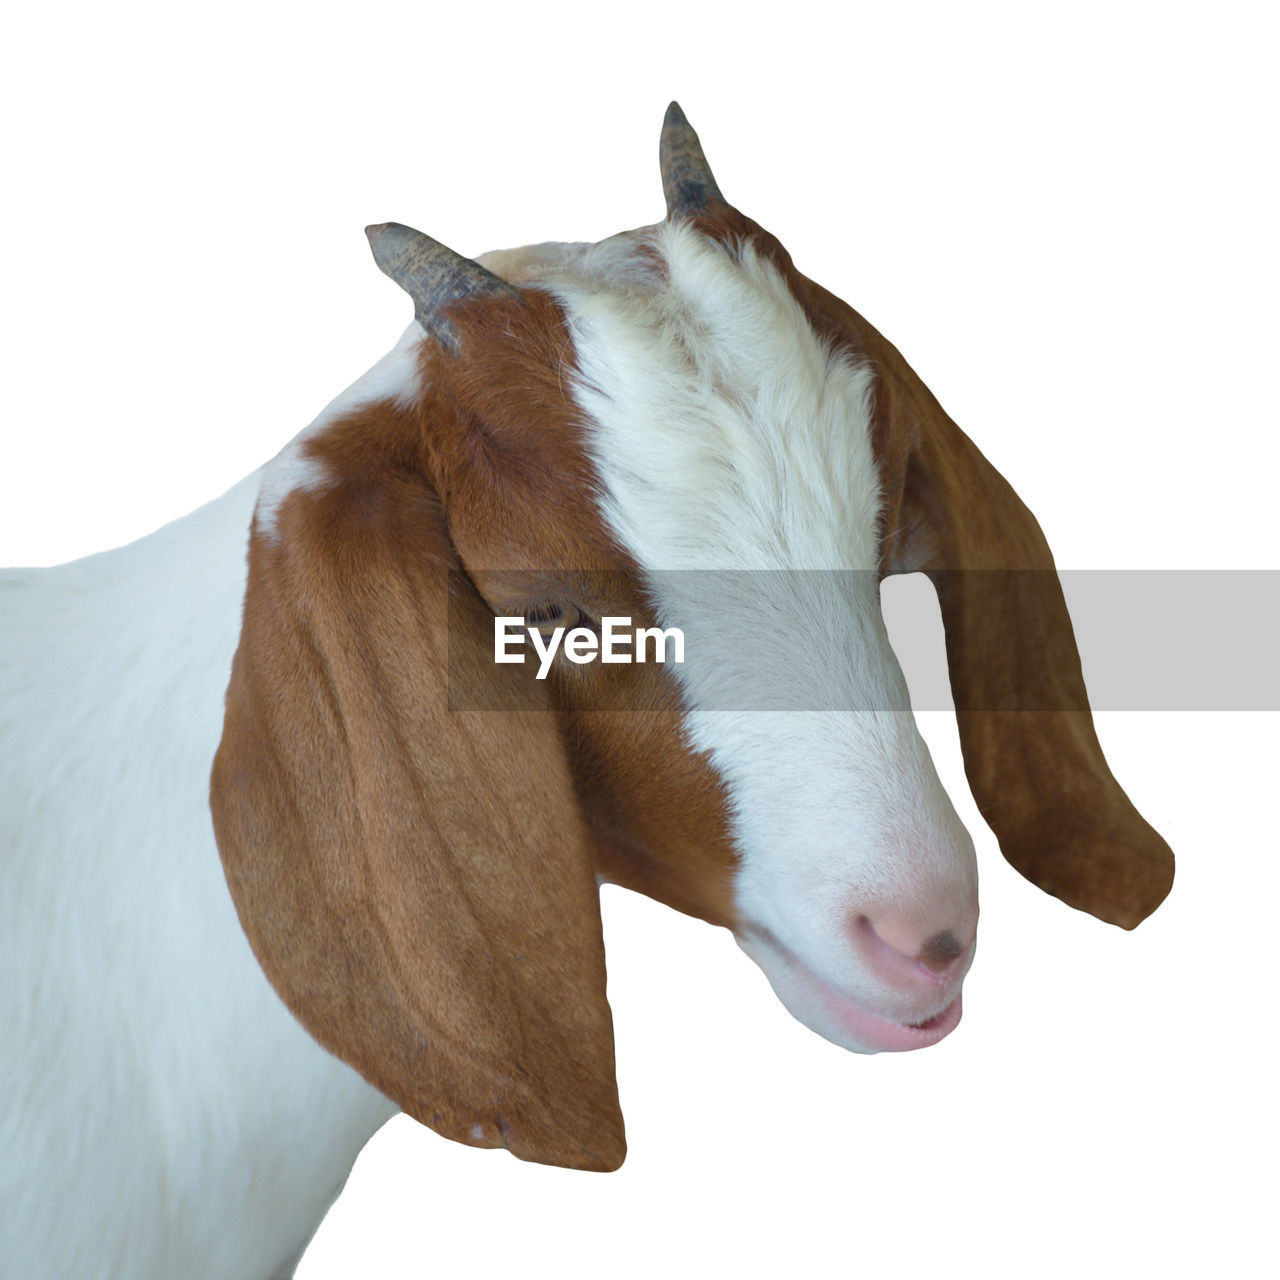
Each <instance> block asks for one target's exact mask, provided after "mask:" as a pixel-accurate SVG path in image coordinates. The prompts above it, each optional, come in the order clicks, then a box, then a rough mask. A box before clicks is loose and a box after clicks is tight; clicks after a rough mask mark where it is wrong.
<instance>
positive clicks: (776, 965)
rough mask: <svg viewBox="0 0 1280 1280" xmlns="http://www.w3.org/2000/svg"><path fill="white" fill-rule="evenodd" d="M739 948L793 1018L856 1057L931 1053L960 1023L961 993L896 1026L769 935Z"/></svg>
mask: <svg viewBox="0 0 1280 1280" xmlns="http://www.w3.org/2000/svg"><path fill="white" fill-rule="evenodd" d="M738 945H739V946H740V947H741V948H742V949H743V950H744V951H745V952H746V953H747V955H749V956H750V957H751V959H752V960H754V961H755V962H756V964H758V965H759V966H760V968H761V969H763V970H764V974H765V977H767V978H768V979H769V983H770V985H771V986H772V987H773V990H774V992H775V993H776V995H777V997H778V999H779V1000H781V1001H782V1003H783V1005H784V1006H785V1007H786V1009H787V1011H788V1012H789V1013H790V1014H791V1015H792V1017H794V1018H795V1019H796V1020H797V1021H799V1022H802V1023H804V1025H805V1026H806V1027H808V1028H809V1029H810V1030H811V1031H816V1032H817V1033H818V1035H820V1036H822V1038H823V1039H824V1040H830V1041H831V1043H832V1044H836V1045H839V1046H840V1048H842V1049H848V1050H850V1051H851V1052H853V1053H902V1052H905V1051H906V1050H909V1049H927V1048H928V1047H929V1046H930V1045H932V1044H937V1043H938V1041H939V1040H941V1039H942V1038H943V1037H944V1036H947V1035H950V1034H951V1032H952V1031H954V1030H955V1029H956V1026H957V1025H958V1024H959V1022H960V1014H961V997H960V991H959V988H958V987H957V988H956V989H954V990H952V991H950V992H947V993H941V994H940V996H939V1001H938V1002H937V1007H935V1008H933V1009H924V1010H922V1011H921V1016H920V1017H919V1018H917V1019H914V1020H912V1021H910V1022H896V1021H894V1020H893V1019H891V1018H886V1017H882V1016H881V1015H880V1014H877V1013H873V1012H872V1011H871V1010H870V1009H866V1008H864V1007H863V1006H862V1005H860V1004H856V1003H855V1002H854V1001H853V1000H851V999H850V998H849V997H848V996H847V995H845V994H844V992H842V991H840V990H838V989H837V988H836V987H834V986H832V985H831V984H830V983H828V982H826V981H825V980H824V979H822V978H820V977H819V976H818V975H817V974H816V973H814V972H813V970H812V969H810V968H809V967H808V966H807V965H806V964H805V963H804V962H803V961H801V960H800V959H799V958H798V957H797V956H796V955H794V954H793V953H792V952H791V951H789V950H787V949H786V948H785V947H783V946H782V945H781V944H780V943H778V942H777V941H776V940H775V939H774V938H772V937H771V936H769V935H766V934H765V933H763V932H756V931H751V932H748V933H745V934H740V935H739V936H738Z"/></svg>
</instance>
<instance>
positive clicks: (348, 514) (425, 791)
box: [212, 408, 625, 1170]
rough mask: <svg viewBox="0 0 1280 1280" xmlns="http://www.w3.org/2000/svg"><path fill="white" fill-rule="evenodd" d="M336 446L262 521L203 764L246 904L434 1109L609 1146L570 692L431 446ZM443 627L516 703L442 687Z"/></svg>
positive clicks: (436, 1123) (284, 964)
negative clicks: (221, 713) (566, 722)
mask: <svg viewBox="0 0 1280 1280" xmlns="http://www.w3.org/2000/svg"><path fill="white" fill-rule="evenodd" d="M386 412H387V413H388V414H391V413H392V412H393V411H392V410H391V409H389V408H388V409H387V410H386ZM335 448H336V450H337V451H336V452H331V453H330V454H329V455H327V456H323V457H321V458H320V465H321V466H325V467H327V468H328V472H329V482H328V483H325V484H321V485H319V486H318V487H315V488H313V489H312V490H311V491H304V490H297V491H295V492H293V493H291V494H290V495H289V496H288V497H287V498H286V499H285V500H284V502H283V503H282V504H281V505H280V507H279V510H278V511H277V512H276V515H275V521H274V528H273V530H268V529H267V528H265V527H264V526H263V525H262V524H261V523H260V522H259V523H257V524H255V529H254V532H253V535H252V538H251V542H250V554H249V585H248V592H247V595H246V599H245V607H244V623H243V630H242V633H241V637H240V647H239V649H238V651H237V653H236V657H235V663H234V666H233V670H232V675H231V682H230V685H229V687H228V690H227V699H226V721H225V726H224V731H223V737H222V743H221V746H220V748H219V750H218V754H217V758H216V761H215V764H214V770H213V780H212V808H213V818H214V826H215V830H216V834H217V839H218V846H219V848H220V850H221V854H222V859H223V864H224V866H225V869H226V875H227V880H228V883H229V884H230V887H231V892H232V896H233V897H234V899H235V903H236V907H237V909H238V910H239V913H240V918H241V921H242V922H243V925H244V928H245V931H246V933H247V934H248V936H249V940H250V942H251V944H252V946H253V949H254V951H255V953H256V955H257V957H258V960H259V962H260V963H261V964H262V967H263V969H264V970H265V972H266V974H267V976H268V978H269V979H270V980H271V982H272V983H273V985H274V986H275V988H276V990H277V991H278V992H279V993H280V995H281V997H282V998H283V999H284V1001H285V1003H286V1004H287V1005H288V1006H289V1008H290V1009H291V1010H292V1011H293V1012H294V1014H295V1015H296V1016H297V1017H298V1019H299V1020H300V1021H301V1022H302V1023H303V1025H304V1026H305V1027H306V1028H307V1029H308V1031H310V1032H311V1034H312V1035H313V1036H314V1037H315V1038H316V1039H317V1040H318V1041H319V1042H320V1043H321V1044H322V1045H324V1046H325V1047H326V1048H327V1049H329V1050H330V1051H331V1052H333V1053H335V1054H336V1055H338V1056H339V1057H340V1058H342V1059H344V1060H345V1061H346V1062H348V1063H350V1064H351V1065H352V1066H353V1067H355V1068H356V1069H357V1070H358V1071H360V1073H361V1074H362V1075H363V1076H365V1078H366V1079H368V1080H369V1081H370V1082H371V1083H372V1084H374V1085H375V1086H376V1087H377V1088H378V1089H380V1090H381V1091H382V1092H383V1093H385V1094H386V1095H387V1096H388V1097H390V1098H392V1099H393V1100H394V1101H395V1102H397V1103H398V1104H399V1105H400V1106H401V1107H403V1108H404V1110H405V1111H407V1112H408V1113H409V1114H410V1115H412V1116H414V1117H415V1118H416V1119H418V1120H420V1121H421V1122H422V1123H424V1124H427V1125H429V1126H431V1128H433V1129H435V1130H436V1131H437V1132H439V1133H441V1134H443V1135H444V1136H446V1137H449V1138H453V1139H456V1140H457V1141H460V1142H465V1143H470V1144H472V1145H475V1146H486V1147H495V1146H505V1147H507V1148H509V1149H510V1150H511V1151H512V1152H513V1153H514V1154H515V1155H517V1156H519V1157H520V1158H521V1159H525V1160H535V1161H540V1162H543V1163H547V1164H556V1165H566V1166H569V1167H572V1168H579V1169H597V1170H609V1169H614V1168H617V1166H618V1165H619V1164H621V1162H622V1159H623V1156H624V1154H625V1143H624V1138H623V1128H622V1115H621V1112H620V1110H619V1106H618V1097H617V1087H616V1084H615V1081H614V1074H613V1029H612V1022H611V1018H610V1013H609V1007H608V1004H607V1002H606V998H605V968H604V950H603V942H602V938H601V925H600V914H599V903H598V895H597V888H596V883H595V877H594V871H593V865H592V858H591V852H590V848H589V845H588V838H587V834H586V831H585V828H584V824H583V820H582V818H581V816H580V814H579V811H578V807H577V804H576V802H575V800H574V797H573V789H572V785H571V781H570V776H569V773H568V768H567V765H566V762H565V756H564V752H563V750H562V746H561V742H560V739H559V737H558V734H557V729H556V724H555V719H554V715H553V713H552V712H551V711H549V710H548V708H547V706H546V702H545V698H544V697H543V695H542V693H541V692H540V689H541V686H535V685H534V684H533V682H532V681H523V680H520V679H519V677H520V676H523V675H524V672H525V668H518V669H517V668H513V667H509V666H495V665H494V663H493V661H492V645H493V617H492V614H491V613H489V612H487V611H486V609H485V607H484V605H483V603H482V601H481V600H480V599H479V597H478V596H477V595H476V594H475V593H474V591H473V590H472V589H471V588H470V586H469V584H468V583H467V581H466V579H465V576H463V575H461V574H460V573H456V572H455V573H454V574H453V575H452V577H451V575H450V572H449V571H450V570H451V569H454V570H456V569H457V561H456V559H455V557H454V555H453V552H452V549H451V547H450V543H449V539H448V536H447V533H446V530H445V526H444V522H443V518H442V515H441V510H440V504H439V502H438V500H437V497H436V494H435V493H434V491H433V490H432V488H431V487H430V485H429V483H428V482H427V480H426V479H425V478H424V476H423V473H422V472H421V470H420V469H416V468H413V467H409V466H406V465H403V460H400V461H398V462H397V463H396V464H395V465H388V466H386V467H385V468H384V469H377V468H373V469H370V468H368V467H367V466H366V463H367V458H365V457H364V456H361V458H360V465H361V466H362V467H364V471H363V472H362V473H361V474H359V475H353V476H351V477H349V478H347V479H343V478H341V475H340V474H339V475H335V474H334V473H335V471H336V472H340V471H341V467H340V466H338V465H337V462H339V461H340V460H341V459H340V453H341V446H340V445H339V446H336V447H335ZM353 456H354V455H353ZM451 582H452V589H451ZM446 618H447V619H448V633H447V634H446ZM450 643H452V648H453V654H452V670H451V673H450V678H451V679H454V680H457V679H467V678H469V679H471V680H473V681H475V682H476V687H477V688H480V687H482V686H483V682H494V681H499V680H506V681H511V682H512V683H511V687H510V688H509V689H505V690H501V691H499V692H498V696H497V697H496V698H491V699H488V702H489V704H490V705H496V704H497V703H498V702H499V701H500V702H501V704H502V705H505V706H519V707H521V708H522V709H520V710H513V711H503V712H483V711H475V712H464V711H452V710H450V709H449V706H448V693H447V690H446V687H445V672H446V671H447V670H450V663H449V653H448V650H449V646H450ZM525 708H527V709H525Z"/></svg>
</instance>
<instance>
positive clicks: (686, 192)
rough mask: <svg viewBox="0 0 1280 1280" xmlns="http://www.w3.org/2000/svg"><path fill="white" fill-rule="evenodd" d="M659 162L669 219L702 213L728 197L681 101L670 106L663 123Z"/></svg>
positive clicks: (659, 145)
mask: <svg viewBox="0 0 1280 1280" xmlns="http://www.w3.org/2000/svg"><path fill="white" fill-rule="evenodd" d="M658 161H659V163H660V164H661V166H662V193H663V195H665V196H666V197H667V217H668V218H678V217H680V216H682V215H685V214H695V213H699V212H701V211H702V209H703V208H705V207H706V205H707V204H709V203H710V202H711V201H712V200H723V199H724V196H722V195H721V194H720V188H719V187H717V186H716V180H715V178H714V177H712V174H711V166H710V165H709V164H708V163H707V157H706V156H704V155H703V154H702V143H700V142H699V141H698V135H697V134H696V133H694V131H693V126H692V125H691V124H690V123H689V122H688V120H686V119H685V116H684V112H683V111H681V110H680V104H679V103H678V102H673V103H672V104H671V105H670V106H669V107H668V108H667V115H666V119H665V120H663V122H662V138H661V140H660V141H659V143H658Z"/></svg>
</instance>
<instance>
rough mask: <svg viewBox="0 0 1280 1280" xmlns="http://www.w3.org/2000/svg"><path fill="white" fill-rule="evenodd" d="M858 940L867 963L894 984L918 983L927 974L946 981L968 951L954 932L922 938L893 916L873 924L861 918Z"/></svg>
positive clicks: (867, 919)
mask: <svg viewBox="0 0 1280 1280" xmlns="http://www.w3.org/2000/svg"><path fill="white" fill-rule="evenodd" d="M855 937H856V938H857V940H858V943H859V949H860V950H861V951H862V953H863V956H864V957H865V958H866V960H868V961H869V962H870V963H871V965H872V966H873V967H874V968H875V969H877V970H878V971H879V972H880V974H881V976H882V977H884V978H886V979H888V980H890V981H899V982H909V983H918V982H919V981H920V979H921V978H924V977H925V976H926V975H927V976H928V977H930V978H931V979H932V980H933V981H935V982H939V981H943V980H944V979H945V977H946V976H947V975H948V974H949V973H950V971H951V970H952V968H953V967H954V966H955V964H956V961H957V960H959V959H960V957H961V956H963V955H964V954H965V952H966V951H967V950H968V947H967V946H966V944H965V943H962V942H961V941H960V940H959V938H957V937H956V935H955V933H954V932H953V931H952V930H950V929H943V930H941V931H940V932H938V933H934V934H931V935H930V936H928V937H927V938H924V939H922V938H921V933H920V932H918V931H916V930H915V929H912V928H911V927H910V925H908V924H907V923H906V922H905V921H902V920H896V919H893V918H892V917H888V918H882V919H880V920H876V921H874V922H873V921H872V920H871V919H870V918H869V917H868V916H865V915H864V916H859V917H858V919H857V922H856V926H855Z"/></svg>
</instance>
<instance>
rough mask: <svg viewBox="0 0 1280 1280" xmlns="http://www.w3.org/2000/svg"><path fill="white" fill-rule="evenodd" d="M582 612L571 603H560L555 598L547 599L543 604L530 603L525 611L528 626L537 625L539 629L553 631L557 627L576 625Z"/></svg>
mask: <svg viewBox="0 0 1280 1280" xmlns="http://www.w3.org/2000/svg"><path fill="white" fill-rule="evenodd" d="M581 619H582V614H581V612H580V611H579V610H578V609H575V608H574V607H573V605H570V604H558V603H557V602H556V601H554V600H546V601H544V602H543V603H542V604H534V605H530V606H529V607H528V608H527V609H526V610H525V611H524V621H525V626H527V627H537V629H538V630H539V631H552V630H554V629H555V628H556V627H564V628H565V629H566V630H567V629H568V628H570V627H576V626H577V625H578V623H579V622H580V621H581Z"/></svg>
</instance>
